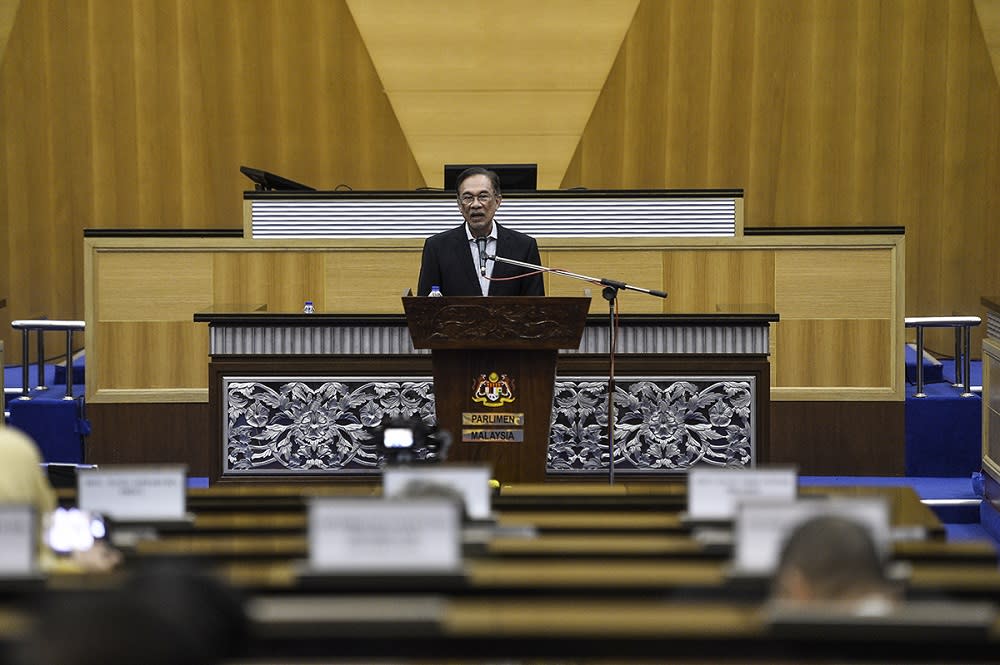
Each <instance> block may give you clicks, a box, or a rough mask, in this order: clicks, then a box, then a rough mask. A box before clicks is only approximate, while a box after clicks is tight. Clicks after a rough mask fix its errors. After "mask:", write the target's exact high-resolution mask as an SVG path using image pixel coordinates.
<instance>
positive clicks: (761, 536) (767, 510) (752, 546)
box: [733, 497, 890, 575]
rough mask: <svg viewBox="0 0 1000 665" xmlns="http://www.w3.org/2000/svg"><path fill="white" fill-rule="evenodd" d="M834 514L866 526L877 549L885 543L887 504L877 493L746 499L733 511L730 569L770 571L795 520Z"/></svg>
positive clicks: (741, 572)
mask: <svg viewBox="0 0 1000 665" xmlns="http://www.w3.org/2000/svg"><path fill="white" fill-rule="evenodd" d="M823 515H834V516H837V517H843V518H846V519H850V520H854V521H856V522H858V523H860V524H863V525H865V526H867V527H868V529H869V530H870V532H871V534H872V538H873V539H874V541H875V545H876V547H878V548H879V551H881V552H883V553H884V552H886V551H887V550H888V547H889V535H890V531H889V505H888V503H887V502H886V501H885V500H884V499H881V498H878V497H831V498H828V499H823V498H816V499H811V498H810V499H799V500H797V501H794V502H791V503H788V502H771V501H748V502H744V503H741V504H740V506H739V508H738V510H737V515H736V532H735V540H736V542H735V547H734V549H733V569H734V572H736V573H738V574H748V575H770V574H771V573H773V572H774V571H775V569H776V568H777V566H778V560H779V558H780V557H781V550H782V548H783V547H784V544H785V540H786V539H787V538H788V536H789V535H790V534H791V532H792V530H793V529H795V527H797V526H798V525H799V524H801V523H802V522H805V521H806V520H808V519H811V518H813V517H819V516H823Z"/></svg>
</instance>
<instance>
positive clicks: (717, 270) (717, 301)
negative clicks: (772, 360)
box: [662, 249, 775, 313]
mask: <svg viewBox="0 0 1000 665" xmlns="http://www.w3.org/2000/svg"><path fill="white" fill-rule="evenodd" d="M774 256H775V253H774V252H773V251H765V250H752V249H751V250H747V251H743V252H727V251H716V252H713V251H695V250H689V251H685V250H676V251H673V252H670V253H669V254H665V255H663V257H662V260H663V275H664V278H663V283H664V285H665V288H666V291H667V295H668V298H667V304H666V311H668V312H708V313H714V312H729V311H755V312H772V311H775V309H774V299H775V286H774V260H775V259H774Z"/></svg>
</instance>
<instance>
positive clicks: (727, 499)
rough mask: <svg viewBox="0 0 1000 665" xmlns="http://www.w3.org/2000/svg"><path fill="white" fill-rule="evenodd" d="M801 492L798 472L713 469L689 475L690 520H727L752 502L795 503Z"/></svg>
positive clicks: (792, 470)
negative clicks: (773, 500)
mask: <svg viewBox="0 0 1000 665" xmlns="http://www.w3.org/2000/svg"><path fill="white" fill-rule="evenodd" d="M797 492H798V473H796V471H795V469H791V468H789V469H713V468H705V467H695V468H693V469H691V470H690V471H689V472H688V503H687V516H688V518H689V519H693V520H727V519H733V518H734V517H735V516H736V507H737V506H738V505H739V504H740V502H742V501H747V500H751V499H775V500H781V501H794V500H795V496H796V494H797Z"/></svg>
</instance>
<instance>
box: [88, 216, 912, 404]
mask: <svg viewBox="0 0 1000 665" xmlns="http://www.w3.org/2000/svg"><path fill="white" fill-rule="evenodd" d="M677 242H678V241H676V240H651V239H642V240H638V241H635V239H625V240H615V239H554V240H550V241H545V242H543V243H542V249H541V253H542V262H543V263H546V264H547V265H552V266H555V267H559V268H562V269H564V270H567V271H570V272H577V273H581V274H582V272H581V271H583V270H590V271H592V272H590V273H589V274H590V275H591V276H595V277H604V276H608V275H615V276H616V277H617V278H619V279H623V280H624V281H626V282H628V283H631V284H635V285H637V286H642V287H645V288H649V289H664V290H666V291H668V293H669V294H670V297H669V298H668V299H667V300H665V301H664V300H661V299H659V298H654V297H651V296H648V295H645V294H640V293H633V292H623V293H621V294H620V296H621V297H620V309H621V311H623V312H626V313H630V314H631V313H663V312H675V313H692V312H709V313H712V312H732V311H744V312H768V311H773V305H774V304H775V303H777V302H779V301H781V300H782V298H783V299H784V300H783V307H782V310H781V311H780V312H779V313H780V314H781V317H782V318H781V322H780V323H778V324H777V326H776V327H775V328H774V331H775V332H774V336H773V337H772V341H773V353H772V357H771V366H772V376H771V383H772V391H771V396H772V399H775V400H791V399H803V398H805V399H808V400H810V401H811V400H857V399H872V400H899V401H901V400H902V398H903V394H902V380H903V377H902V366H901V356H902V352H903V344H902V336H903V325H902V318H903V317H902V316H901V315H900V314H899V301H898V298H895V297H893V298H886V297H884V295H878V294H886V293H893V291H894V285H896V284H898V282H899V281H900V280H901V279H902V276H901V274H900V273H899V272H898V271H897V260H896V258H895V257H898V255H901V254H902V252H903V249H902V247H903V245H904V243H903V239H902V237H901V236H878V235H863V236H847V235H837V236H829V237H823V236H805V237H801V238H800V237H797V236H786V237H782V236H774V237H761V238H754V239H749V238H735V239H733V238H730V239H717V238H706V239H697V240H695V239H692V240H689V241H686V242H684V243H683V246H676V243H677ZM852 246H855V247H856V248H855V249H852ZM87 248H88V256H91V257H98V258H97V259H94V258H92V259H91V262H90V265H91V266H92V267H93V268H94V269H96V270H101V269H103V268H105V267H110V268H111V270H112V275H111V276H109V277H104V276H101V275H90V276H88V280H87V282H88V284H89V285H90V286H89V287H88V288H89V291H88V314H89V316H90V317H91V318H89V319H88V338H87V345H88V353H89V354H90V355H89V358H88V359H89V360H91V361H92V365H93V366H94V367H96V368H97V371H96V372H95V373H94V374H93V375H92V379H91V380H89V381H88V383H87V391H88V393H87V395H88V399H90V400H91V401H95V400H96V401H101V402H115V401H155V400H156V399H158V398H159V397H160V394H161V392H162V393H163V394H164V395H166V396H167V397H168V398H169V399H168V401H181V400H190V401H201V400H203V399H205V397H206V395H205V392H204V390H205V388H204V386H205V383H204V381H205V366H206V365H205V362H206V354H207V348H206V344H207V336H208V335H207V330H206V329H205V326H204V325H202V324H195V323H193V321H192V317H193V315H194V313H195V312H198V311H202V310H207V309H208V308H213V309H216V310H218V309H220V308H225V309H231V308H233V307H236V308H238V309H246V308H248V307H251V306H254V307H256V306H259V305H267V308H268V310H269V311H275V312H280V311H283V312H295V311H299V308H301V304H302V301H303V300H304V299H305V298H306V297H311V298H312V299H313V300H314V302H315V303H316V306H317V307H318V308H319V311H325V312H333V313H348V314H349V313H358V312H360V313H397V314H398V313H401V304H400V296H401V295H402V291H403V289H405V288H406V287H407V286H410V285H412V282H413V281H414V280H415V279H416V276H417V272H418V269H419V262H420V243H419V241H414V240H406V239H397V240H390V239H385V240H382V241H379V242H376V241H369V242H368V243H366V245H364V246H359V245H357V244H354V243H347V242H345V241H339V242H330V243H328V244H323V243H322V242H320V241H308V242H302V241H256V242H252V243H251V242H247V241H244V240H210V239H195V240H192V239H170V238H162V239H161V238H133V239H129V238H106V239H103V238H93V239H88V240H87ZM784 255H789V256H791V258H790V259H782V258H781V257H782V256H784ZM110 256H114V257H115V259H114V260H110V259H109V257H110ZM151 257H155V262H157V263H159V264H160V265H159V267H157V268H156V269H155V270H151V269H150V265H151V264H152V263H154V261H152V260H151ZM776 257H778V258H776ZM128 263H132V264H133V267H132V268H131V269H130V268H127V267H125V264H128ZM169 265H176V266H184V267H185V268H184V272H185V274H187V275H191V274H198V275H199V276H198V278H197V279H192V280H191V281H190V282H189V283H185V282H184V281H183V280H180V281H179V284H180V285H181V286H184V285H185V284H186V286H185V287H184V288H177V289H175V290H173V291H172V293H173V294H174V298H173V301H172V302H168V299H169V298H168V296H167V295H166V294H168V293H171V291H170V290H169V287H160V288H163V289H166V290H164V291H162V292H161V296H158V299H157V300H156V302H157V303H159V304H158V305H156V306H148V305H143V304H142V299H143V297H144V294H145V293H146V292H147V291H148V290H150V288H151V287H150V284H149V282H150V280H160V281H162V282H166V283H169V282H170V275H169V274H167V273H166V272H165V266H169ZM192 265H194V266H200V267H197V268H193V267H191V266H192ZM206 265H207V266H210V273H211V274H208V275H205V274H203V272H202V273H199V270H201V271H204V266H206ZM852 266H853V267H852ZM854 275H859V276H861V278H862V279H863V280H864V282H865V285H866V287H867V289H868V292H870V293H872V294H876V295H875V296H873V298H872V300H873V302H874V303H876V304H878V307H876V306H874V305H873V304H872V303H871V302H869V303H866V302H864V293H863V292H859V291H858V290H857V289H852V288H840V289H838V288H832V287H831V285H830V284H829V283H828V282H831V281H836V280H840V281H844V280H848V281H849V280H850V279H854V277H853V276H854ZM130 276H131V278H130ZM803 276H804V277H803ZM796 281H797V282H798V291H796V292H795V297H792V296H789V295H788V294H787V293H785V294H783V295H782V296H781V297H779V295H778V293H779V289H778V285H779V284H780V285H789V284H793V283H795V282H796ZM199 286H200V290H199ZM587 287H590V288H591V291H592V298H593V300H592V304H591V313H593V314H598V315H604V314H606V313H607V303H606V301H605V300H603V299H602V298H601V289H600V287H599V286H598V285H592V284H589V283H587V282H581V281H579V280H575V279H571V278H568V277H560V276H557V275H549V281H548V286H547V288H548V290H547V292H548V293H549V294H550V295H572V296H577V295H580V294H581V293H582V291H583V289H585V288H587ZM782 288H786V287H782ZM787 290H788V289H787V288H786V291H787ZM307 294H311V295H307ZM857 301H861V306H860V307H859V308H858V311H861V312H864V313H865V316H855V315H852V314H850V312H851V311H852V304H854V303H855V302H857ZM92 303H102V304H101V306H100V307H93V305H92ZM122 303H125V305H122ZM816 303H823V304H822V306H820V307H817V305H816ZM130 307H132V308H134V311H135V312H136V315H135V317H134V318H132V319H124V320H122V319H117V318H113V317H110V318H104V317H103V316H102V313H103V312H108V313H111V314H114V315H115V316H119V315H120V316H127V315H128V312H129V311H130ZM159 308H162V309H163V310H164V312H169V313H170V314H171V317H167V316H165V315H163V314H160V315H157V314H156V312H157V310H158V309H159ZM185 349H187V350H190V352H189V353H186V352H183V350H185ZM180 365H183V367H180ZM161 389H163V390H161Z"/></svg>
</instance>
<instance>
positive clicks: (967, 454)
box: [905, 360, 982, 478]
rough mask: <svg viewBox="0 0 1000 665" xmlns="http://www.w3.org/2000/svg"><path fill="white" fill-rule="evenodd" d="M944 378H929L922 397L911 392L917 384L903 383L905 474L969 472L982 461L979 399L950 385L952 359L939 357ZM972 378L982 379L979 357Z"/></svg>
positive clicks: (956, 474) (974, 380)
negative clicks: (941, 379)
mask: <svg viewBox="0 0 1000 665" xmlns="http://www.w3.org/2000/svg"><path fill="white" fill-rule="evenodd" d="M941 367H942V368H943V376H944V379H945V380H944V381H941V382H938V383H927V384H925V386H924V392H925V393H926V394H927V396H926V397H921V398H917V397H913V395H914V393H915V392H916V386H914V385H913V384H907V386H906V404H905V418H906V432H905V437H906V442H905V446H906V451H905V467H906V475H907V476H914V477H925V476H944V477H954V478H959V477H966V478H967V477H969V475H971V474H972V473H975V472H977V471H979V469H980V466H981V463H982V399H981V398H980V396H979V395H978V394H976V395H972V396H971V397H962V396H961V393H962V389H961V388H956V387H954V386H952V385H951V381H953V380H954V362H953V361H951V360H947V361H944V362H942V363H941ZM969 376H970V384H971V385H973V386H976V385H981V384H982V363H981V362H978V361H977V362H973V363H971V366H970V370H969Z"/></svg>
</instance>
